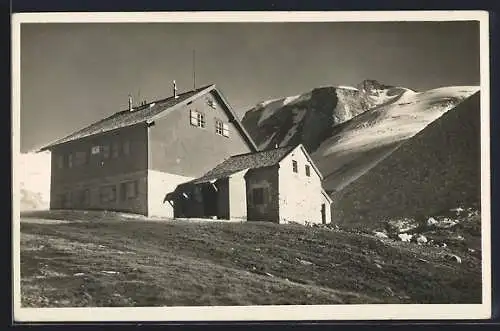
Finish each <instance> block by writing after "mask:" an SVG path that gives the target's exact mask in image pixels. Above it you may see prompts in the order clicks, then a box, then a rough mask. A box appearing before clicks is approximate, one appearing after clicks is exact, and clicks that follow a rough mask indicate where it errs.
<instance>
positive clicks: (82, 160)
mask: <svg viewBox="0 0 500 331" xmlns="http://www.w3.org/2000/svg"><path fill="white" fill-rule="evenodd" d="M87 160H88V159H87V152H76V153H75V165H76V166H81V165H85V164H87Z"/></svg>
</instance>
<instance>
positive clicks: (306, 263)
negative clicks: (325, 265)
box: [296, 259, 313, 265]
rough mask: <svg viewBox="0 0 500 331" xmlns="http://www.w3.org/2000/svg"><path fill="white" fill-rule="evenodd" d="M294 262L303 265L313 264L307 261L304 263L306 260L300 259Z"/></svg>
mask: <svg viewBox="0 0 500 331" xmlns="http://www.w3.org/2000/svg"><path fill="white" fill-rule="evenodd" d="M296 260H297V261H299V262H300V263H301V264H303V265H311V264H313V263H312V262H309V261H306V260H302V259H296Z"/></svg>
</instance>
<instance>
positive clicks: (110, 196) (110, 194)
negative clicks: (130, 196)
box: [99, 185, 116, 203]
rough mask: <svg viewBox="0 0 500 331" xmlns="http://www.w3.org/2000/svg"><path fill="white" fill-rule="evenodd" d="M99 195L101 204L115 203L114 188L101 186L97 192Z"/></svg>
mask: <svg viewBox="0 0 500 331" xmlns="http://www.w3.org/2000/svg"><path fill="white" fill-rule="evenodd" d="M99 195H100V198H101V202H102V203H106V202H115V201H116V186H114V185H108V186H102V187H101V188H100V190H99Z"/></svg>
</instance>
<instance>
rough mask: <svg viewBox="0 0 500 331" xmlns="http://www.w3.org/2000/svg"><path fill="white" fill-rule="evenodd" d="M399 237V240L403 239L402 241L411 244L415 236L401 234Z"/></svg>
mask: <svg viewBox="0 0 500 331" xmlns="http://www.w3.org/2000/svg"><path fill="white" fill-rule="evenodd" d="M398 237H399V239H401V241H404V242H410V240H411V238H412V237H413V235H411V234H407V233H400V234H399V235H398Z"/></svg>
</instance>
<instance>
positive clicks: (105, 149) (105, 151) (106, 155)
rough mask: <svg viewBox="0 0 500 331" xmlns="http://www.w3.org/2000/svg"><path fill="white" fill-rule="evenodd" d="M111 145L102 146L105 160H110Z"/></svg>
mask: <svg viewBox="0 0 500 331" xmlns="http://www.w3.org/2000/svg"><path fill="white" fill-rule="evenodd" d="M109 150H110V149H109V145H103V146H102V157H103V158H105V159H108V158H109V154H110V153H109Z"/></svg>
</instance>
